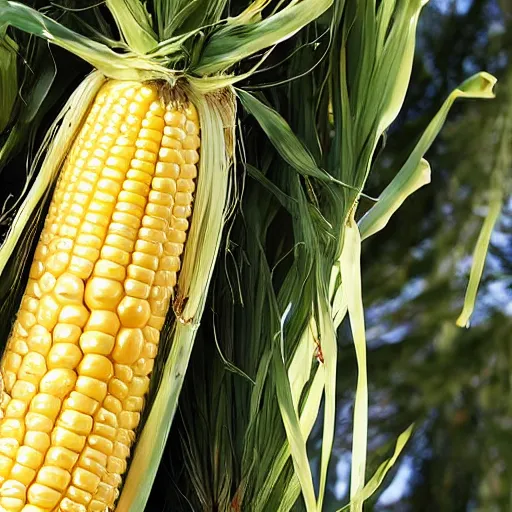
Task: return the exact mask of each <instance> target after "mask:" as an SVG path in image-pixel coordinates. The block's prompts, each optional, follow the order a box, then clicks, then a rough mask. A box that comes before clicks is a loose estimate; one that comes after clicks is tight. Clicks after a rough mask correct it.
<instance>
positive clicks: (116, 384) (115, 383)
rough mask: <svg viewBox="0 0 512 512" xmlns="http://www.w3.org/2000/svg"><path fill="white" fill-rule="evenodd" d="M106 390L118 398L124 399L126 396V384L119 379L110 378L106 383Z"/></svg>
mask: <svg viewBox="0 0 512 512" xmlns="http://www.w3.org/2000/svg"><path fill="white" fill-rule="evenodd" d="M108 390H109V392H110V393H111V394H112V396H114V397H116V398H117V399H118V400H124V399H125V398H126V397H127V396H128V386H127V385H126V384H125V383H124V382H123V381H122V380H120V379H112V380H111V381H110V382H109V384H108Z"/></svg>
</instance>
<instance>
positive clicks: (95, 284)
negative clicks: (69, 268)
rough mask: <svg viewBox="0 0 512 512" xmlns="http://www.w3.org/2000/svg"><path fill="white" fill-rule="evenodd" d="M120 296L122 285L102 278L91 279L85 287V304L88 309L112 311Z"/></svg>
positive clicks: (121, 294)
mask: <svg viewBox="0 0 512 512" xmlns="http://www.w3.org/2000/svg"><path fill="white" fill-rule="evenodd" d="M122 296H123V286H122V284H121V283H119V282H118V281H114V280H112V279H106V278H104V277H93V278H92V279H91V280H90V281H89V282H88V283H87V286H86V287H85V303H86V304H87V306H88V307H89V308H90V309H108V310H114V309H115V308H116V307H117V305H118V304H119V301H120V300H121V297H122Z"/></svg>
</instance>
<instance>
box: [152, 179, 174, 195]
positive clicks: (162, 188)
mask: <svg viewBox="0 0 512 512" xmlns="http://www.w3.org/2000/svg"><path fill="white" fill-rule="evenodd" d="M151 186H152V187H153V190H158V191H159V192H165V193H166V194H171V195H174V194H175V193H176V181H174V179H172V178H153V182H152V184H151Z"/></svg>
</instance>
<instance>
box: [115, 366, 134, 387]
mask: <svg viewBox="0 0 512 512" xmlns="http://www.w3.org/2000/svg"><path fill="white" fill-rule="evenodd" d="M114 375H115V376H116V377H117V378H118V379H120V380H122V381H123V382H125V383H129V382H131V380H132V378H133V370H132V369H131V368H130V367H129V366H128V365H125V364H115V365H114Z"/></svg>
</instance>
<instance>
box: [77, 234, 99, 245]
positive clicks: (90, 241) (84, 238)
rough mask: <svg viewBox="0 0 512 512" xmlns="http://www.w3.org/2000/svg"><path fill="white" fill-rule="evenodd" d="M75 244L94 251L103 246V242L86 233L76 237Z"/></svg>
mask: <svg viewBox="0 0 512 512" xmlns="http://www.w3.org/2000/svg"><path fill="white" fill-rule="evenodd" d="M76 243H77V244H78V245H83V246H86V247H92V248H94V249H101V246H102V245H103V241H102V239H101V238H100V237H99V236H96V235H94V234H87V233H81V234H80V235H78V237H77V239H76Z"/></svg>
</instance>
